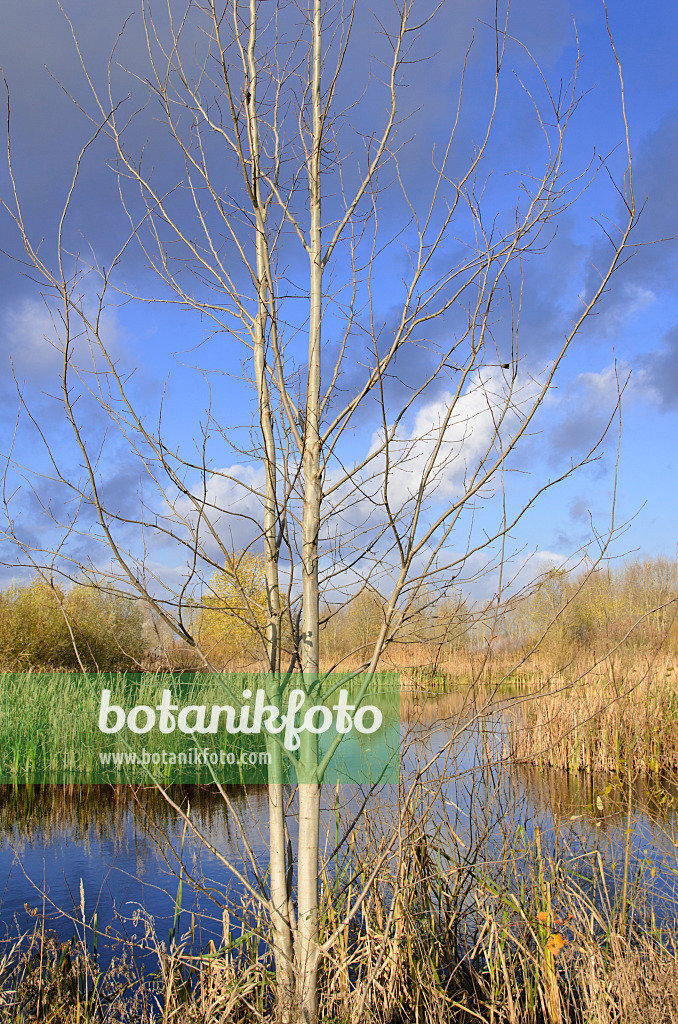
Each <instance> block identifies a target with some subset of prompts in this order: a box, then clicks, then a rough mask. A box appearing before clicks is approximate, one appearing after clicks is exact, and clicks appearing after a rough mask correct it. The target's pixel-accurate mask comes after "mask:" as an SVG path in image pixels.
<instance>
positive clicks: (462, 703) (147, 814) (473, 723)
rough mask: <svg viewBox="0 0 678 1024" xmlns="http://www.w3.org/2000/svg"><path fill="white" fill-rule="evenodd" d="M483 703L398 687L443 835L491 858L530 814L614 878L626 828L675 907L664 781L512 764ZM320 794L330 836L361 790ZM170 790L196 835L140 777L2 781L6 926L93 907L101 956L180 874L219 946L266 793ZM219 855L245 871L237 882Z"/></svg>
mask: <svg viewBox="0 0 678 1024" xmlns="http://www.w3.org/2000/svg"><path fill="white" fill-rule="evenodd" d="M481 710H482V714H479V716H478V717H477V718H476V717H475V713H476V712H477V711H478V708H474V707H473V706H471V705H469V702H468V701H467V700H465V699H464V698H462V697H461V696H460V695H459V694H446V695H443V696H435V697H429V698H427V699H423V698H421V697H419V696H417V697H415V696H412V695H404V696H403V701H402V705H401V735H402V742H403V761H402V777H403V787H402V788H401V791H400V796H401V797H402V792H403V789H405V790H406V789H407V786H408V784H409V782H410V781H412V780H413V779H414V778H415V773H416V771H417V770H418V769H422V768H424V771H423V773H422V774H421V776H420V780H419V783H418V787H417V790H418V791H417V800H418V801H420V802H421V801H424V802H426V801H429V802H430V803H431V805H432V806H433V808H434V815H433V818H434V820H435V821H437V822H438V825H439V827H438V831H437V837H438V839H439V841H441V842H442V843H443V844H447V845H448V847H450V848H451V847H453V846H457V848H458V849H461V850H465V849H470V848H471V847H472V846H473V845H474V843H475V844H476V848H477V849H481V848H482V856H484V857H485V858H486V859H487V861H488V863H490V864H491V862H492V858H493V856H494V855H496V856H497V857H499V856H500V854H501V851H502V850H505V849H506V841H507V837H508V838H509V839H510V838H511V837H512V836H513V837H515V842H514V849H515V856H516V857H517V858H518V859H519V858H520V851H521V844H524V843H525V842H529V838H530V837H531V836H533V835H534V829H535V826H537V825H538V826H539V829H540V835H542V836H543V837H544V842H545V844H546V845H547V846H548V844H551V850H550V852H551V853H553V854H554V855H557V856H562V857H567V858H571V859H573V860H576V858H577V856H578V855H579V854H582V855H584V854H587V853H589V852H590V851H592V850H597V851H599V852H600V858H601V860H602V862H603V863H604V864H605V865H606V868H607V869H609V871H610V874H611V877H612V876H614V872H615V869H616V866H617V865H618V864H619V862H620V860H621V858H622V857H623V851H624V847H625V837H626V834H627V831H629V829H630V835H631V844H630V855H631V864H632V877H633V879H634V882H635V883H640V882H642V881H643V880H644V879H646V878H648V879H649V878H651V879H652V888H653V891H654V892H655V893H656V894H657V898H656V901H655V904H654V910H655V913H657V914H658V915H659V916H660V917H661V916H667V917H674V916H675V912H676V911H675V908H676V906H677V905H678V893H677V891H676V888H677V880H678V863H677V860H676V851H677V849H678V847H677V846H676V841H677V839H678V822H677V817H676V809H677V808H678V791H677V790H676V788H675V787H671V786H670V785H668V784H665V783H661V784H660V783H658V782H652V781H648V780H645V779H636V780H635V781H634V782H633V783H632V784H631V785H630V786H628V785H627V784H626V783H623V782H620V780H618V779H615V778H606V777H603V776H591V775H588V774H585V773H568V772H563V771H559V770H558V771H556V770H547V769H536V768H532V767H527V766H523V765H511V764H509V763H507V762H506V760H505V729H504V726H505V721H506V707H505V706H504V705H503V704H502V703H501V702H499V703H496V704H494V705H493V706H492V707H491V708H489V709H488V708H486V707H484V706H483V708H482V709H481ZM426 766H428V767H426ZM344 790H345V791H344ZM323 792H324V800H325V807H324V813H323V820H324V823H325V824H326V825H327V826H328V833H329V836H330V840H329V842H330V846H329V848H331V846H332V845H333V843H332V839H333V838H334V836H335V834H336V835H337V836H338V835H340V834H341V833H342V831H343V828H344V826H345V823H346V822H347V821H348V820H349V818H350V816H351V811H352V810H353V809H354V808H355V807H356V806H357V805H358V803H362V800H363V795H364V794H362V793H361V792H359V791H356V790H351V791H349V790H348V787H339V788H335V787H330V786H326V787H324V791H323ZM171 795H172V797H173V799H174V801H175V803H176V804H178V805H179V806H181V807H182V808H183V809H184V810H188V809H189V807H190V815H191V819H192V821H193V822H194V823H195V825H196V826H197V829H198V831H199V833H200V835H201V836H202V837H203V839H205V840H206V841H207V842H206V843H205V842H202V841H200V840H198V839H196V838H195V837H194V836H192V835H191V834H190V832H188V831H187V830H186V829H185V824H184V820H183V818H182V817H181V815H180V814H179V813H177V811H176V810H175V809H174V808H172V807H171V806H170V805H169V804H168V803H167V802H166V801H165V800H164V799H163V797H162V796H161V795H160V794H159V793H157V792H156V791H154V790H152V789H143V788H136V789H134V790H133V789H132V788H131V787H127V786H89V787H86V786H82V787H77V786H71V787H67V786H44V787H14V788H13V787H10V786H4V787H0V900H1V902H0V918H1V923H2V926H3V928H4V930H5V932H8V933H12V934H16V933H17V931H18V932H19V933H25V932H27V931H30V930H31V929H32V928H33V927H34V925H35V921H36V919H37V920H42V918H43V916H44V919H45V921H46V922H47V927H48V928H49V929H50V930H51V931H52V932H54V933H56V934H57V935H58V936H60V937H63V938H65V937H67V936H70V935H72V934H73V932H74V928H77V926H78V925H79V924H81V922H82V920H83V915H84V919H85V920H86V921H87V922H91V921H92V918H93V915H94V914H95V913H96V915H97V926H98V930H99V934H100V936H101V940H100V949H101V950H102V956H104V957H105V956H106V952H105V946H106V939H105V933H106V930H107V929H109V931H110V932H111V933H112V934H115V935H117V936H126V937H128V938H129V939H131V940H138V939H140V938H141V937H142V936H143V934H144V930H145V922H146V921H147V920H150V919H152V921H153V926H154V929H155V932H156V934H157V935H158V936H159V937H160V938H161V939H164V940H167V938H168V936H169V934H170V929H171V927H172V925H173V923H174V918H175V912H176V905H177V892H178V886H179V879H180V874H181V875H182V876H183V884H182V897H181V916H180V919H179V933H183V934H185V932H186V930H187V929H193V932H194V942H195V945H196V946H199V947H201V948H204V947H205V945H206V944H207V942H208V940H209V939H215V941H217V943H219V941H220V939H221V936H222V934H223V929H224V909H225V908H226V907H227V906H228V905H229V903H230V904H231V905H232V904H233V903H237V902H239V900H240V898H241V896H242V893H243V882H242V878H246V879H249V880H250V881H251V882H252V883H253V884H255V885H256V878H255V876H254V873H253V869H252V867H251V865H250V863H249V860H250V858H249V851H251V854H252V855H253V856H254V858H255V859H256V858H258V859H260V861H261V863H264V864H265V850H266V839H267V836H266V822H267V804H268V801H267V794H266V790H265V788H264V787H250V788H249V789H248V790H247V791H245V790H243V789H237V788H232V789H229V790H228V791H227V796H228V803H225V802H224V800H223V799H222V796H221V795H220V794H219V793H218V792H217V791H216V790H215V788H214V787H208V786H203V787H200V786H193V787H184V788H182V789H181V790H175V791H173V792H172V794H171ZM398 800H399V791H398V787H396V786H383V787H381V789H380V790H379V791H377V792H375V793H372V794H371V796H370V801H371V803H370V804H368V807H369V808H371V809H372V810H371V814H372V820H373V821H375V820H377V818H378V819H379V821H380V822H381V823H382V825H383V824H384V823H385V827H386V828H388V827H389V822H393V821H394V820H395V817H396V814H397V807H398ZM229 804H230V806H229ZM338 805H341V810H338ZM292 828H293V825H292ZM292 838H294V837H292ZM222 858H223V860H225V861H227V862H228V863H230V864H232V865H234V866H235V867H236V868H237V869H238V870H239V871H240V872H241V876H242V877H241V879H240V880H239V879H238V878H237V877H236V876H235V875H234V873H233V872H232V871H231V870H229V867H228V866H227V865H226V864H224V862H223V860H222ZM181 862H183V865H184V868H183V870H182V871H180V863H181Z"/></svg>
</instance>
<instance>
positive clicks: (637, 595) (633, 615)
mask: <svg viewBox="0 0 678 1024" xmlns="http://www.w3.org/2000/svg"><path fill="white" fill-rule="evenodd" d="M677 602H678V559H676V558H666V557H664V556H658V557H654V558H638V559H634V560H633V561H628V562H624V563H622V564H621V565H619V566H618V567H614V566H613V565H606V566H604V567H602V568H597V569H595V570H593V571H591V570H586V569H584V570H582V571H580V572H567V571H565V570H563V569H552V570H551V571H550V572H549V573H547V574H546V575H545V576H544V577H543V578H542V579H541V580H540V581H538V583H537V584H536V585H535V587H534V588H533V589H532V590H531V592H530V593H528V594H527V595H526V596H523V597H522V598H521V599H519V600H518V601H515V602H514V603H513V604H512V605H511V606H510V607H509V610H508V612H507V614H506V616H505V619H504V631H505V634H506V638H507V641H508V643H509V646H510V648H511V649H513V650H519V649H523V650H528V649H530V648H533V647H536V653H537V654H538V655H541V656H542V657H545V658H546V659H547V660H549V661H550V662H551V663H552V664H554V665H556V666H557V665H559V664H566V663H567V662H569V661H571V660H572V659H573V658H576V657H577V656H579V655H582V654H586V656H587V657H593V658H599V657H604V656H605V655H606V654H607V653H608V652H610V651H612V650H613V649H623V650H628V649H635V650H639V649H648V648H653V647H656V648H659V647H663V648H665V649H667V650H670V651H672V652H673V653H678V620H677V612H678V603H677Z"/></svg>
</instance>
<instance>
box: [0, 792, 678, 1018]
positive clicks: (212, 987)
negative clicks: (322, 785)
mask: <svg viewBox="0 0 678 1024" xmlns="http://www.w3.org/2000/svg"><path fill="white" fill-rule="evenodd" d="M516 812H517V808H515V807H514V808H513V809H512V813H509V814H508V817H507V808H505V807H501V808H500V807H499V806H496V807H494V808H493V814H488V815H487V816H486V822H485V823H486V826H490V825H492V829H491V831H492V838H491V837H490V829H489V828H488V827H486V828H485V829H484V830H483V831H482V832H481V834H479V835H475V836H473V837H472V838H471V836H467V841H466V842H464V843H463V845H462V844H452V843H450V842H449V839H450V834H449V831H448V830H450V829H451V831H452V833H454V832H455V828H454V825H456V827H457V828H458V827H459V824H458V823H450V822H449V821H447V822H446V821H445V820H444V817H443V816H441V815H440V813H439V811H436V810H435V809H434V808H433V807H432V806H429V809H428V812H427V813H426V815H424V817H423V819H422V817H418V818H415V817H414V816H413V818H412V820H411V821H409V822H408V827H407V828H406V830H405V833H404V841H403V843H402V845H401V848H400V851H399V854H398V856H396V857H394V858H393V859H392V860H390V861H388V862H386V863H385V864H384V865H383V868H382V869H381V870H380V871H379V873H378V875H377V877H375V879H374V880H373V882H372V884H371V885H370V887H369V891H368V895H367V898H366V900H365V903H364V906H363V909H362V912H361V914H360V915H359V916H358V917H357V918H356V919H355V920H354V921H353V922H352V924H351V925H350V926H346V927H343V928H342V927H341V921H342V915H343V912H344V909H345V907H346V905H347V904H348V902H349V901H350V898H351V891H350V890H351V884H360V883H361V881H362V878H363V876H364V873H365V866H366V865H367V864H369V863H371V862H373V860H374V858H375V856H376V855H377V853H378V850H379V843H380V832H381V829H382V828H383V827H387V825H388V822H387V820H386V818H384V820H383V821H382V820H381V817H380V815H379V814H378V813H377V814H376V815H375V816H374V817H373V818H372V821H371V825H370V827H369V828H368V829H367V830H366V831H365V834H364V835H362V836H360V837H356V839H355V841H354V842H353V843H352V844H351V846H350V849H349V852H348V853H347V855H346V857H345V858H344V861H343V863H342V865H341V866H340V870H338V871H337V872H336V873H335V875H333V876H332V875H330V874H329V873H328V872H327V871H325V872H324V873H323V876H322V879H321V908H322V913H321V921H322V941H325V940H326V939H327V938H328V937H329V936H332V935H334V936H335V940H334V942H333V943H332V946H331V949H330V951H329V953H328V955H327V956H326V958H324V960H323V967H322V972H321V985H320V993H321V995H320V1000H321V1014H320V1019H321V1020H327V1021H329V1020H334V1021H341V1022H347V1024H348V1022H363V1021H365V1022H367V1021H370V1022H372V1021H374V1022H377V1021H379V1022H389V1024H404V1022H410V1021H426V1022H428V1021H439V1022H441V1024H442V1022H454V1024H470V1022H471V1021H480V1022H485V1024H499V1022H506V1024H565V1022H567V1024H620V1022H621V1024H675V1021H676V1020H678V926H677V923H676V910H677V909H678V903H677V902H676V900H677V898H678V866H676V864H675V862H674V863H671V862H669V863H668V864H667V866H666V867H665V869H664V873H663V877H662V880H661V884H659V879H658V878H656V877H654V873H652V876H651V873H650V872H649V871H647V872H641V871H639V870H638V869H637V865H635V864H630V863H629V862H628V861H627V862H626V863H621V864H619V865H617V866H616V867H615V868H611V867H610V865H609V864H604V863H603V859H602V857H601V853H600V851H599V850H592V851H590V852H588V853H584V854H582V853H581V851H578V850H577V849H576V844H575V843H574V842H573V839H572V835H571V832H570V830H569V829H568V828H567V826H566V825H563V824H560V825H558V824H554V823H551V824H550V825H548V824H547V822H546V821H544V822H542V825H541V826H540V825H536V824H534V823H533V824H532V826H531V828H525V827H523V826H521V825H520V823H519V820H518V818H517V817H514V816H513V815H515V814H516ZM500 822H503V823H502V824H500ZM497 829H499V831H500V833H501V835H500V841H499V842H497ZM667 841H670V840H669V831H668V825H667ZM181 899H182V896H181V886H180V885H179V887H178V889H177V904H176V906H177V910H176V913H175V919H174V925H173V927H172V929H171V931H170V937H169V942H167V941H166V940H164V939H163V937H162V936H160V935H159V934H158V933H157V932H156V930H155V926H154V922H153V920H152V919H151V918H150V917H149V916H148V915H146V914H144V912H143V911H141V910H140V911H138V912H137V914H136V915H135V919H134V924H135V931H136V932H137V933H140V935H141V938H140V939H139V938H137V939H136V940H133V939H131V938H130V937H129V936H128V935H127V936H126V935H125V934H124V931H123V929H122V927H121V928H120V929H119V930H117V931H116V929H115V928H109V929H107V934H101V933H100V931H99V928H98V922H97V916H96V912H92V910H91V909H90V908H88V907H87V906H85V901H84V894H82V892H81V902H80V905H79V906H76V907H74V908H73V912H72V924H73V938H72V939H71V940H70V941H67V942H61V941H59V940H58V939H57V938H56V936H54V935H53V934H50V932H49V928H48V926H46V925H45V922H44V921H43V920H41V910H40V907H39V906H36V907H35V908H32V909H31V910H30V912H31V913H34V914H35V915H36V920H35V926H34V929H33V930H32V932H30V933H29V934H24V935H23V936H21V937H19V936H15V938H14V939H13V940H10V939H7V940H6V941H5V943H4V945H3V947H2V950H1V952H0V1021H2V1022H3V1024H4V1022H7V1024H18V1022H19V1021H21V1022H28V1021H37V1020H45V1021H52V1022H63V1024H67V1022H68V1024H71V1022H73V1024H75V1022H78V1024H79V1022H81V1021H107V1022H118V1021H120V1022H121V1024H122V1022H130V1024H150V1022H151V1021H154V1022H155V1021H157V1022H159V1021H163V1022H165V1021H167V1022H169V1021H179V1022H185V1021H200V1022H202V1024H216V1022H220V1024H221V1022H225V1021H243V1022H245V1021H248V1022H249V1021H252V1022H255V1021H269V1020H273V1019H274V1017H273V1007H274V1005H275V984H276V980H275V973H274V971H273V968H272V964H271V961H270V957H269V956H268V954H267V953H266V951H265V950H264V947H263V944H262V938H263V937H265V934H266V932H265V925H264V921H263V919H262V917H261V913H260V912H259V911H257V909H256V907H255V906H254V905H252V906H250V907H249V909H248V907H247V906H245V907H244V908H243V907H241V908H240V912H241V913H242V911H243V909H244V915H243V920H244V921H245V924H244V926H243V927H242V928H241V929H240V930H239V931H234V930H232V928H231V920H232V918H231V916H230V914H229V910H228V907H226V908H224V910H223V912H222V915H221V920H222V938H221V941H220V942H218V941H217V942H215V941H214V940H211V941H210V942H209V943H208V945H207V947H206V948H203V949H201V948H200V945H199V937H198V929H197V926H196V922H195V920H194V919H192V918H191V915H187V914H184V915H183V918H182V916H181ZM660 899H661V901H662V905H663V908H664V912H663V915H662V916H659V915H658V914H657V912H656V906H657V904H658V902H659V901H660ZM27 909H28V908H27ZM215 911H217V908H215ZM104 947H106V948H107V950H108V951H109V956H108V959H107V962H106V965H105V966H102V963H101V961H102V960H103V956H102V951H103V949H104ZM111 954H112V955H111Z"/></svg>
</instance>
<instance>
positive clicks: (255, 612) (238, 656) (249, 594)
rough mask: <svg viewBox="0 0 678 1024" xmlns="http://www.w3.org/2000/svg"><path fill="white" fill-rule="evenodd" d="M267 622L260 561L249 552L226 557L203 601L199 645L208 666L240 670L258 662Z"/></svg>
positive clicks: (261, 652) (264, 581)
mask: <svg viewBox="0 0 678 1024" xmlns="http://www.w3.org/2000/svg"><path fill="white" fill-rule="evenodd" d="M268 618H269V616H268V607H267V597H266V574H265V568H264V560H263V558H262V557H261V556H260V555H252V554H249V553H248V552H235V553H234V554H232V555H229V556H228V557H227V558H226V559H225V563H224V568H223V569H222V570H221V571H220V572H217V573H215V574H214V576H213V577H212V579H211V581H210V585H209V589H208V591H207V593H206V594H205V595H204V596H203V601H202V613H201V616H200V645H201V647H202V648H203V650H204V651H205V653H206V654H207V656H208V657H209V660H210V661H211V663H212V664H213V665H214V666H215V667H216V668H239V667H242V666H243V665H248V664H251V663H252V662H253V661H258V660H259V659H260V658H261V657H262V655H263V653H264V650H265V639H266V626H267V623H268Z"/></svg>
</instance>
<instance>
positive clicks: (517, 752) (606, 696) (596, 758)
mask: <svg viewBox="0 0 678 1024" xmlns="http://www.w3.org/2000/svg"><path fill="white" fill-rule="evenodd" d="M508 750H509V753H510V756H511V757H512V758H513V759H515V760H516V761H520V762H528V763H531V764H537V765H542V766H544V765H546V766H549V767H554V768H561V769H565V770H567V771H580V770H583V771H587V772H624V773H632V774H635V773H639V774H642V775H645V774H648V773H650V774H662V775H670V774H675V773H676V772H677V771H678V682H677V681H676V674H675V672H673V671H672V670H671V671H669V672H667V671H666V668H665V667H664V666H655V667H653V668H651V669H649V670H646V671H645V673H644V674H643V675H640V676H639V674H638V673H628V674H616V675H613V674H612V673H610V674H607V675H605V674H602V673H601V674H600V675H598V676H597V677H595V678H591V677H590V676H587V677H586V678H585V679H583V680H581V681H579V682H576V683H568V682H566V681H565V680H555V681H552V682H551V684H550V686H549V689H547V690H546V692H543V691H542V692H538V693H535V695H534V696H533V698H532V699H527V700H524V701H521V702H520V703H519V704H517V705H515V706H514V708H513V711H512V714H511V719H510V726H509V731H508Z"/></svg>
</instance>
